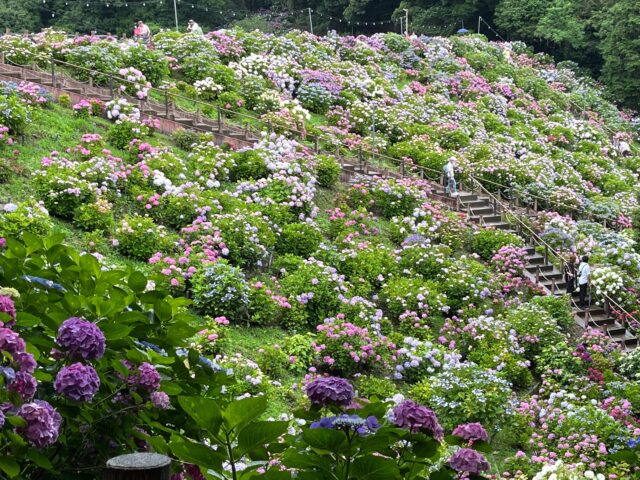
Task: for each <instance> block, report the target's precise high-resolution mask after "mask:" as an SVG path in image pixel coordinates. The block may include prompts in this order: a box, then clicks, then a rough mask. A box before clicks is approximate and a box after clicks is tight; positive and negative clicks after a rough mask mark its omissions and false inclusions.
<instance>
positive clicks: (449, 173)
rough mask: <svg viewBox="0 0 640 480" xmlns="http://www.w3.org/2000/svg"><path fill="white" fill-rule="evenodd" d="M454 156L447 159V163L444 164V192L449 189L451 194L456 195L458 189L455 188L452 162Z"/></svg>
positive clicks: (447, 191)
mask: <svg viewBox="0 0 640 480" xmlns="http://www.w3.org/2000/svg"><path fill="white" fill-rule="evenodd" d="M454 161H455V158H453V157H451V158H449V160H447V163H446V164H445V166H444V184H445V187H444V193H447V194H448V193H449V191H451V196H452V197H455V196H457V195H458V191H457V190H456V177H455V169H454V165H453V163H454Z"/></svg>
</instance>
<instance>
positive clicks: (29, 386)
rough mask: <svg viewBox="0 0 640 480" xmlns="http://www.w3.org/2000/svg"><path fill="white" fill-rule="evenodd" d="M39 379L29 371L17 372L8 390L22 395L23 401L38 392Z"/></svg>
mask: <svg viewBox="0 0 640 480" xmlns="http://www.w3.org/2000/svg"><path fill="white" fill-rule="evenodd" d="M37 388H38V381H37V380H36V378H35V377H34V376H33V375H31V374H30V373H27V372H17V373H16V374H15V377H14V378H13V380H12V381H11V382H10V383H9V384H8V385H7V390H9V391H10V392H15V393H17V394H18V395H20V398H21V399H22V401H27V400H31V399H32V398H33V396H34V395H35V394H36V390H37Z"/></svg>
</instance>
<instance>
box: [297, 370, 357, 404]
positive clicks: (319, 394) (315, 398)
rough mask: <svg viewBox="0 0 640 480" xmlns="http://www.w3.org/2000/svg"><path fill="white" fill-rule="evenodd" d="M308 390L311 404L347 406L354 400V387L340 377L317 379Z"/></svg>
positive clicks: (310, 384) (308, 386)
mask: <svg viewBox="0 0 640 480" xmlns="http://www.w3.org/2000/svg"><path fill="white" fill-rule="evenodd" d="M306 390H307V396H308V397H309V400H311V403H315V404H318V405H323V406H324V405H339V406H347V405H349V404H350V403H351V401H352V400H353V386H352V385H351V383H349V382H348V381H347V380H345V379H344V378H340V377H319V378H316V379H315V380H314V381H313V382H311V383H309V384H308V385H307V389H306Z"/></svg>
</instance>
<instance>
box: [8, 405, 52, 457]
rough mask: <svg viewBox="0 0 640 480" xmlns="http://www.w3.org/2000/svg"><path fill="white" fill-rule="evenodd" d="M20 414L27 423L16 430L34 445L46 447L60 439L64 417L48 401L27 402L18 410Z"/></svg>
mask: <svg viewBox="0 0 640 480" xmlns="http://www.w3.org/2000/svg"><path fill="white" fill-rule="evenodd" d="M18 416H20V417H22V418H23V419H24V420H25V421H26V422H27V425H26V426H25V427H18V428H17V429H16V431H17V432H18V433H19V434H20V435H22V436H24V438H26V439H27V440H28V441H29V443H31V444H32V445H34V446H36V447H38V448H46V447H48V446H50V445H53V444H54V443H55V442H56V440H58V432H59V429H60V424H61V423H62V417H61V416H60V414H59V413H58V412H56V410H55V409H54V408H53V407H52V406H51V405H49V403H48V402H45V401H44V400H36V401H34V402H31V403H25V404H24V405H22V406H21V407H20V409H19V410H18Z"/></svg>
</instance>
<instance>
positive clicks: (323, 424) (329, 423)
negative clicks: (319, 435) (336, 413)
mask: <svg viewBox="0 0 640 480" xmlns="http://www.w3.org/2000/svg"><path fill="white" fill-rule="evenodd" d="M335 419H336V417H323V418H321V419H320V420H318V421H317V422H313V423H312V424H311V425H310V428H327V429H332V428H333V422H334V421H335Z"/></svg>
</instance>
